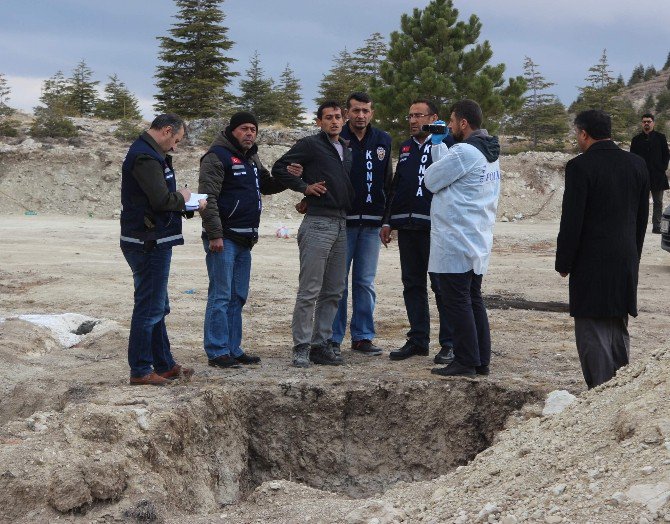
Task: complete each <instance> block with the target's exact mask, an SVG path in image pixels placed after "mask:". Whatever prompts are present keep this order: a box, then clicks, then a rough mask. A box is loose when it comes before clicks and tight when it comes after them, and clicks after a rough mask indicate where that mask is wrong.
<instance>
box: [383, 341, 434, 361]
mask: <svg viewBox="0 0 670 524" xmlns="http://www.w3.org/2000/svg"><path fill="white" fill-rule="evenodd" d="M413 356H419V357H427V356H428V348H425V349H423V348H420V347H417V346H415V345H414V344H412V343H411V342H410V341H407V342H406V343H405V345H404V346H403V347H401V348H400V349H398V350H396V351H391V352H390V353H389V358H390V359H391V360H405V359H406V358H409V357H413Z"/></svg>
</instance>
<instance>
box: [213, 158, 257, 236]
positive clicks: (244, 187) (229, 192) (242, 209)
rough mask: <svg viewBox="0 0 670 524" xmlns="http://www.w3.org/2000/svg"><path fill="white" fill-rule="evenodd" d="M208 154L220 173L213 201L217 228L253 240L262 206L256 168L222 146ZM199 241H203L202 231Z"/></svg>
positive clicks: (250, 161) (247, 160)
mask: <svg viewBox="0 0 670 524" xmlns="http://www.w3.org/2000/svg"><path fill="white" fill-rule="evenodd" d="M208 152H209V153H214V154H215V155H216V156H217V157H218V159H219V160H220V161H221V164H222V165H223V169H224V176H223V184H221V192H220V193H219V195H218V197H217V203H218V206H219V216H220V217H221V225H222V226H223V228H224V229H228V230H230V231H233V232H234V233H236V234H237V235H242V236H245V237H250V238H253V239H254V240H257V239H258V225H259V224H260V221H261V210H262V209H263V203H262V201H261V191H260V181H259V177H258V168H257V167H256V164H255V163H254V161H253V160H251V159H248V158H245V157H244V156H241V155H238V154H236V153H233V152H232V151H230V150H229V149H227V148H225V147H223V146H214V147H212V148H211V149H210V150H209V151H208ZM202 238H203V239H205V240H206V239H207V234H206V233H205V232H204V231H203V233H202Z"/></svg>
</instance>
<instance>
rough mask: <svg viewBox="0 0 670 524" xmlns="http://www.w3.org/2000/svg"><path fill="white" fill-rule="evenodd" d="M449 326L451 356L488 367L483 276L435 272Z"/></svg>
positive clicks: (488, 336) (488, 335)
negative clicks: (452, 344) (452, 330)
mask: <svg viewBox="0 0 670 524" xmlns="http://www.w3.org/2000/svg"><path fill="white" fill-rule="evenodd" d="M436 276H437V279H438V282H439V285H440V290H441V291H442V296H443V297H444V300H445V309H446V314H447V320H448V321H449V325H451V326H454V357H455V359H456V361H457V362H458V363H460V364H462V365H464V366H473V367H474V366H488V365H489V363H490V362H491V331H490V329H489V318H488V316H487V314H486V307H484V301H483V300H482V275H475V273H474V272H473V271H468V272H467V273H436Z"/></svg>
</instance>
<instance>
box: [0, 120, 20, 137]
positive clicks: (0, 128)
mask: <svg viewBox="0 0 670 524" xmlns="http://www.w3.org/2000/svg"><path fill="white" fill-rule="evenodd" d="M18 135H19V121H18V120H14V119H12V118H8V119H6V120H0V136H18Z"/></svg>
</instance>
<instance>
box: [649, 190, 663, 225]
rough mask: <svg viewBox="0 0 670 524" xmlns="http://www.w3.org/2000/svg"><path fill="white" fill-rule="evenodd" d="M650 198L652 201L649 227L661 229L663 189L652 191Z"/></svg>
mask: <svg viewBox="0 0 670 524" xmlns="http://www.w3.org/2000/svg"><path fill="white" fill-rule="evenodd" d="M651 199H652V200H653V202H654V204H653V206H652V212H651V227H652V228H653V229H655V230H656V231H658V230H659V229H661V218H662V217H663V190H660V191H652V192H651Z"/></svg>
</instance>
